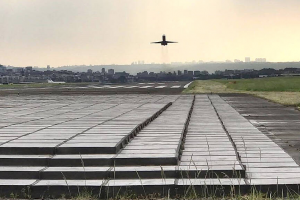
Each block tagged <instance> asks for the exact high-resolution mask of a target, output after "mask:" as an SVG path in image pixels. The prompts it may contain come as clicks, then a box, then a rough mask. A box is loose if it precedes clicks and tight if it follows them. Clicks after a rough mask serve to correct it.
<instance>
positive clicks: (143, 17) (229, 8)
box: [0, 0, 300, 67]
mask: <svg viewBox="0 0 300 200" xmlns="http://www.w3.org/2000/svg"><path fill="white" fill-rule="evenodd" d="M166 8H167V9H166ZM299 10H300V1H299V0H286V1H282V0H272V1H270V0H261V1H258V0H252V1H248V0H247V1H246V0H228V1H227V0H226V1H224V0H211V1H204V0H189V1H183V0H143V1H136V0H124V1H117V0H89V1H88V2H83V1H81V0H42V1H41V0H22V1H19V0H2V1H0V24H1V26H0V33H1V34H0V41H1V42H0V64H4V65H12V66H39V67H46V66H47V65H50V66H51V67H58V66H65V65H76V64H85V65H89V64H92V65H100V64H103V65H108V64H131V63H132V62H133V61H138V60H143V61H144V62H145V63H152V62H155V63H170V62H186V61H192V60H195V61H197V60H203V61H206V62H210V61H214V62H218V61H226V60H231V61H233V62H234V59H237V60H241V61H245V57H250V58H251V59H252V60H255V58H267V61H270V62H288V61H294V62H298V61H300V57H299V53H298V52H299V49H300V39H299V35H300V26H299V25H298V24H299V22H298V21H299V19H300V12H299ZM163 34H166V35H167V36H168V38H171V39H172V40H174V41H178V42H179V43H178V44H176V45H172V46H166V47H161V46H157V45H150V42H152V41H156V40H157V38H161V36H162V35H163Z"/></svg>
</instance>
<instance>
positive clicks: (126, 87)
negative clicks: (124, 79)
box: [124, 86, 138, 88]
mask: <svg viewBox="0 0 300 200" xmlns="http://www.w3.org/2000/svg"><path fill="white" fill-rule="evenodd" d="M136 87H138V86H128V87H124V88H136Z"/></svg>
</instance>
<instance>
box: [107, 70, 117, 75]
mask: <svg viewBox="0 0 300 200" xmlns="http://www.w3.org/2000/svg"><path fill="white" fill-rule="evenodd" d="M107 73H108V74H109V75H114V74H115V70H114V69H109V70H108V72H107Z"/></svg>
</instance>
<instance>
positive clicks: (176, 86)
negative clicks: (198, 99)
mask: <svg viewBox="0 0 300 200" xmlns="http://www.w3.org/2000/svg"><path fill="white" fill-rule="evenodd" d="M180 87H181V85H174V86H172V87H171V88H180Z"/></svg>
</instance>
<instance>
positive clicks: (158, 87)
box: [155, 85, 167, 89]
mask: <svg viewBox="0 0 300 200" xmlns="http://www.w3.org/2000/svg"><path fill="white" fill-rule="evenodd" d="M165 87H167V86H165V85H163V86H157V87H155V88H157V89H160V88H165Z"/></svg>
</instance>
